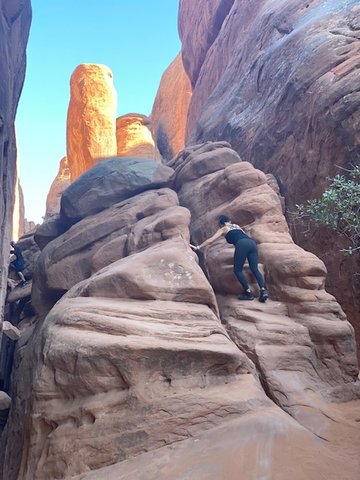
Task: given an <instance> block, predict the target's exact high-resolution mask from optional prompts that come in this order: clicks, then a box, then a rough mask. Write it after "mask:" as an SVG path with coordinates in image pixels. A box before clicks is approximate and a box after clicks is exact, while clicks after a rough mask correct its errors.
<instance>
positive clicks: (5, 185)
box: [0, 0, 31, 322]
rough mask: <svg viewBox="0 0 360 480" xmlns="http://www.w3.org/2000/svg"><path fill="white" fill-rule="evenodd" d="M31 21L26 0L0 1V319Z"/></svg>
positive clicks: (29, 8) (3, 299)
mask: <svg viewBox="0 0 360 480" xmlns="http://www.w3.org/2000/svg"><path fill="white" fill-rule="evenodd" d="M30 23H31V4H30V0H12V1H11V2H9V1H7V0H0V39H1V40H0V79H1V81H0V182H1V185H0V194H1V201H0V242H1V243H0V258H1V260H0V322H1V319H2V311H3V304H4V301H5V298H4V295H5V289H6V278H7V266H8V258H9V242H10V235H11V224H12V214H13V207H14V202H15V182H16V140H15V130H14V121H15V114H16V109H17V104H18V100H19V97H20V93H21V90H22V86H23V82H24V76H25V67H26V45H27V40H28V35H29V28H30Z"/></svg>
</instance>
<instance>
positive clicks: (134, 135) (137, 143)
mask: <svg viewBox="0 0 360 480" xmlns="http://www.w3.org/2000/svg"><path fill="white" fill-rule="evenodd" d="M149 127H150V119H149V118H148V117H146V116H145V115H141V114H140V113H128V114H127V115H123V116H122V117H118V118H117V119H116V140H117V156H118V157H133V158H134V157H135V158H152V159H154V160H157V161H159V162H160V160H161V155H160V153H159V151H158V149H157V147H156V145H155V142H154V139H153V136H152V133H151V130H150V128H149Z"/></svg>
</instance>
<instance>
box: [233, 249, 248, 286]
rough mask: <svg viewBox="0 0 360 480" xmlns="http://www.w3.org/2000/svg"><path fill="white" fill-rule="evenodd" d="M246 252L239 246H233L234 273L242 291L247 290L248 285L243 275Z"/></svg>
mask: <svg viewBox="0 0 360 480" xmlns="http://www.w3.org/2000/svg"><path fill="white" fill-rule="evenodd" d="M246 255H247V250H246V249H245V248H241V247H239V246H237V247H236V246H235V252H234V273H235V276H236V278H237V279H238V280H239V282H240V283H241V285H242V287H243V289H244V290H249V284H248V281H247V280H246V277H245V275H244V273H243V268H244V263H245V261H246Z"/></svg>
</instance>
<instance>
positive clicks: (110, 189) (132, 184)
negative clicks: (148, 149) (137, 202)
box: [60, 157, 173, 223]
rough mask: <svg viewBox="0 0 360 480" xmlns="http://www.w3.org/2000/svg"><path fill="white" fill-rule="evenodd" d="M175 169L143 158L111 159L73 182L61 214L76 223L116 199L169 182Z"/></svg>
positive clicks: (65, 197)
mask: <svg viewBox="0 0 360 480" xmlns="http://www.w3.org/2000/svg"><path fill="white" fill-rule="evenodd" d="M172 173H173V170H172V169H171V168H169V167H166V166H165V165H161V164H158V163H156V162H155V161H154V160H149V159H144V158H117V157H115V158H112V159H109V160H106V161H104V162H102V163H101V164H99V165H96V167H94V168H92V169H91V171H88V172H86V173H85V174H83V175H82V177H81V178H80V179H78V181H76V182H74V183H72V184H71V185H70V186H69V187H68V188H67V189H66V190H65V191H64V193H63V195H62V197H61V211H60V215H61V217H62V218H63V219H64V220H66V221H68V222H69V223H75V222H76V221H78V220H79V219H81V218H84V217H86V216H88V215H91V214H93V213H97V212H100V211H101V210H104V209H105V208H107V207H109V206H111V205H112V204H114V203H116V202H120V201H121V200H124V199H126V198H128V197H131V196H132V195H136V194H137V193H140V192H143V191H144V190H149V189H152V188H156V187H164V186H167V185H169V184H170V178H171V175H172Z"/></svg>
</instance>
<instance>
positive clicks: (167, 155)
mask: <svg viewBox="0 0 360 480" xmlns="http://www.w3.org/2000/svg"><path fill="white" fill-rule="evenodd" d="M190 100H191V83H190V80H189V78H188V76H187V74H186V72H185V70H184V66H183V62H182V58H181V53H179V54H178V56H177V57H176V58H175V60H174V61H173V62H172V63H171V64H170V65H169V67H168V68H167V69H166V70H165V72H164V73H163V76H162V77H161V80H160V85H159V89H158V91H157V94H156V98H155V101H154V105H153V108H152V112H151V115H150V118H151V122H152V131H153V135H154V138H155V141H156V144H157V146H158V148H159V150H160V153H161V155H162V156H163V158H164V159H165V160H170V159H171V158H172V157H173V156H174V155H177V154H178V153H179V152H180V151H181V150H182V149H183V148H184V146H185V131H186V122H187V115H188V109H189V104H190Z"/></svg>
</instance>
